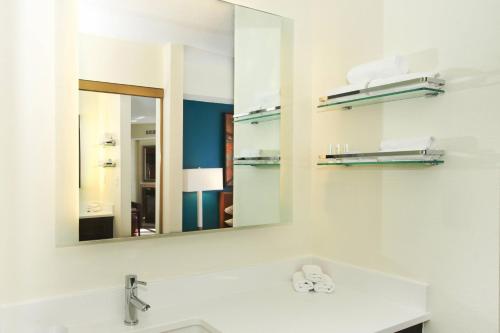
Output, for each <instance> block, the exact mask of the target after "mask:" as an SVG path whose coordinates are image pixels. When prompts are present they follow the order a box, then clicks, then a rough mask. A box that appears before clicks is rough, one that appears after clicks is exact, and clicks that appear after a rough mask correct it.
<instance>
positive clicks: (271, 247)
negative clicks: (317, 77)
mask: <svg viewBox="0 0 500 333" xmlns="http://www.w3.org/2000/svg"><path fill="white" fill-rule="evenodd" d="M4 3H5V2H4ZM242 3H244V4H245V5H251V6H257V7H259V8H261V9H266V10H274V11H276V12H278V13H280V14H283V15H287V16H291V17H294V18H296V22H295V23H296V38H295V45H297V47H296V48H295V52H296V53H295V55H296V63H295V67H294V70H295V74H294V77H295V79H296V82H297V84H296V85H295V90H294V103H293V104H294V110H304V109H306V108H307V107H308V106H309V105H310V94H308V93H307V91H308V89H309V88H308V87H309V86H308V84H309V82H310V81H309V79H308V76H309V73H310V69H309V66H310V57H309V48H307V47H304V46H307V45H308V44H309V36H310V34H309V31H308V29H309V21H308V19H309V18H308V16H307V7H306V6H305V5H304V4H303V2H302V1H298V0H297V1H293V2H291V1H288V0H287V1H284V0H280V1H274V2H272V3H270V2H269V1H257V0H252V1H245V2H242ZM55 4H57V7H55ZM60 6H62V7H60ZM62 8H66V9H68V8H69V9H71V8H72V1H70V0H46V1H34V0H8V1H6V3H5V6H4V7H2V14H1V15H3V13H4V10H5V11H7V15H8V16H9V17H11V18H14V17H15V18H16V20H15V25H14V27H9V29H7V30H8V31H11V32H12V31H17V32H18V34H17V35H16V39H15V40H14V38H7V39H5V42H6V43H8V46H9V49H10V50H11V52H12V54H13V57H15V58H16V59H17V61H16V63H17V65H16V66H15V68H11V65H12V63H11V62H8V63H7V64H6V65H7V67H8V68H7V70H6V71H4V69H5V68H3V67H2V73H8V74H7V75H9V83H10V84H12V86H13V87H15V88H16V89H15V91H16V92H18V93H17V94H16V93H13V94H9V95H8V96H6V97H7V98H6V100H5V101H3V103H6V104H7V105H10V106H12V108H11V109H10V110H9V114H10V115H11V116H10V117H6V118H5V125H6V126H8V127H11V128H13V129H16V131H12V132H13V133H12V134H13V139H14V140H15V142H18V143H19V146H17V145H16V146H10V147H6V148H7V149H6V151H5V156H9V163H10V164H11V165H14V166H15V168H12V169H11V170H10V171H11V172H10V173H9V178H10V183H9V185H8V187H7V188H5V187H3V186H2V190H1V192H2V196H4V195H5V192H6V190H7V195H10V199H9V203H10V208H11V209H9V210H8V211H9V214H10V217H11V218H10V219H9V220H8V221H7V220H6V219H0V224H1V229H2V230H3V231H2V234H4V235H9V237H8V239H2V242H1V243H0V261H1V262H2V265H0V266H1V267H5V268H7V269H8V274H4V275H3V277H4V278H3V280H2V283H1V284H0V288H1V290H0V297H1V299H0V302H1V303H10V302H16V301H22V300H28V299H33V298H38V297H44V296H53V295H57V294H62V293H67V292H74V291H79V290H86V289H93V288H101V287H106V286H122V284H123V276H124V275H125V274H127V273H130V272H135V273H137V274H139V276H141V277H142V278H144V279H145V280H151V279H155V278H158V277H167V276H175V275H179V274H189V273H195V272H202V271H211V270H217V269H222V268H228V267H234V266H241V265H247V264H252V263H258V262H266V261H270V260H274V259H277V258H284V257H288V256H293V255H298V254H304V253H306V252H307V251H308V248H309V239H308V235H307V233H306V230H307V228H306V227H307V223H306V222H305V221H307V209H306V208H307V205H308V202H309V199H308V195H309V191H308V188H309V184H308V180H307V179H308V162H306V161H307V150H308V139H307V137H308V133H309V126H308V123H309V118H308V115H307V113H304V112H297V113H296V114H294V116H296V118H297V119H296V121H297V122H298V123H300V126H298V127H297V128H295V129H294V130H295V133H296V135H297V136H299V137H305V138H306V139H301V140H299V139H296V145H294V158H295V159H294V162H295V164H296V165H297V168H295V167H294V169H293V173H294V178H296V179H298V181H297V182H294V188H293V191H294V192H297V195H296V196H295V197H294V202H293V213H294V221H295V222H296V223H294V224H292V225H284V226H280V227H267V228H262V229H251V230H242V231H236V232H232V231H230V232H218V233H207V234H202V235H198V234H191V235H186V236H182V237H172V238H161V239H154V240H151V239H148V240H142V241H134V242H117V243H112V244H100V245H87V246H78V247H64V248H57V247H56V246H55V244H56V240H55V236H56V230H55V229H56V228H55V226H56V217H57V218H58V220H59V221H60V222H61V223H63V225H61V227H62V228H63V229H62V230H64V231H67V230H71V228H73V227H74V226H76V225H77V224H76V223H75V221H73V220H74V216H77V212H76V211H75V212H73V209H72V207H77V202H78V192H77V189H78V172H77V170H78V169H77V161H78V151H77V144H78V137H77V133H78V132H77V120H76V119H77V118H76V117H74V115H76V114H77V111H76V112H74V111H75V110H77V108H78V94H77V78H78V75H77V70H76V69H77V63H76V62H74V61H72V60H71V59H76V57H75V58H73V57H71V56H68V55H73V56H76V48H75V47H76V40H75V35H72V34H71V32H72V31H73V32H74V33H76V27H75V26H73V25H74V24H76V20H75V15H74V13H71V12H64V10H62ZM55 13H59V14H60V15H58V23H57V26H58V29H57V32H56V30H55V26H56V25H55V24H54V20H55V16H54V15H55ZM2 24H3V22H2ZM62 27H64V29H62ZM54 43H55V44H54ZM54 45H55V46H54ZM34 49H36V55H37V56H36V57H33V56H32V55H33V50H34ZM56 59H58V62H57V65H56V62H55V60H56ZM2 66H4V65H2ZM56 78H57V81H56ZM299 78H305V79H300V80H299ZM2 88H3V87H2ZM70 88H72V89H70ZM68 89H69V90H68ZM1 90H2V89H0V91H1ZM20 92H22V95H21V94H20ZM304 92H306V93H304ZM56 114H57V117H56ZM3 123H4V121H2V124H3ZM56 128H57V131H56ZM56 139H57V140H56ZM19 147H30V149H29V150H24V151H23V153H22V154H21V153H20V152H19V149H18V148H19ZM56 148H57V149H56ZM56 158H57V160H56ZM56 165H57V168H56ZM68 166H70V167H69V168H68ZM56 172H57V173H56ZM19 188H22V189H29V190H26V191H23V192H21V191H14V190H13V189H19ZM297 189H300V191H297ZM56 198H57V200H56ZM72 202H73V204H72ZM66 221H70V222H71V223H70V225H71V227H67V226H66V224H65V222H66ZM19 225H22V226H23V233H19V232H18V231H19ZM58 227H59V225H58ZM58 230H59V231H58V233H57V236H58V237H59V236H60V233H61V231H60V230H61V229H59V228H58ZM228 249H231V250H230V251H228ZM180 253H182V256H179V254H180ZM138 258H141V259H140V260H138Z"/></svg>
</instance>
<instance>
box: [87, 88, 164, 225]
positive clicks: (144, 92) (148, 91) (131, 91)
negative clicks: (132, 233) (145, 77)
mask: <svg viewBox="0 0 500 333" xmlns="http://www.w3.org/2000/svg"><path fill="white" fill-rule="evenodd" d="M78 90H80V91H93V92H101V93H108V94H118V95H129V96H140V97H151V98H158V99H160V125H159V129H160V142H158V144H159V151H160V152H161V153H160V156H159V158H160V170H159V171H160V172H159V176H160V182H159V185H160V200H159V202H160V207H159V223H158V230H157V234H162V233H163V118H164V117H163V99H164V97H165V90H164V89H162V88H153V87H144V86H135V85H130V84H121V83H112V82H102V81H91V80H82V79H80V80H78Z"/></svg>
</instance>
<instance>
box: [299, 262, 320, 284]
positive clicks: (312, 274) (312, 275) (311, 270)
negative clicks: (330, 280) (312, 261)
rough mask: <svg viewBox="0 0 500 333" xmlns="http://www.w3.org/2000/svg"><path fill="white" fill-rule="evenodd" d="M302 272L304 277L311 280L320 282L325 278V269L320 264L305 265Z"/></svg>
mask: <svg viewBox="0 0 500 333" xmlns="http://www.w3.org/2000/svg"><path fill="white" fill-rule="evenodd" d="M302 272H303V273H304V277H305V278H306V279H308V280H309V281H311V282H319V281H321V279H322V278H323V271H322V270H321V267H319V266H318V265H304V266H302Z"/></svg>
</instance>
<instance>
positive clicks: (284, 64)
mask: <svg viewBox="0 0 500 333" xmlns="http://www.w3.org/2000/svg"><path fill="white" fill-rule="evenodd" d="M78 11H79V31H78V47H79V51H78V57H79V59H78V63H79V79H80V81H79V87H80V91H79V112H78V123H79V126H78V128H79V133H78V136H79V163H78V165H79V170H78V172H79V188H78V191H79V210H78V211H79V216H78V237H75V238H78V240H79V241H80V242H85V241H101V240H108V239H116V238H129V237H141V238H146V237H152V236H155V235H161V234H173V233H188V232H195V231H200V230H215V229H229V230H231V229H235V228H241V227H250V226H256V225H267V224H278V223H284V222H289V219H288V216H289V213H288V211H289V210H290V208H289V207H290V203H289V202H287V200H288V199H287V198H288V197H289V196H288V194H287V192H288V191H287V185H286V183H287V179H286V174H287V172H289V169H290V166H286V165H285V164H286V163H285V161H289V160H290V156H287V150H288V151H289V150H290V149H288V148H287V145H288V143H287V142H288V141H291V140H289V139H288V137H289V135H291V133H290V132H291V128H289V126H288V124H290V122H289V121H285V120H286V119H290V116H289V115H290V114H291V110H290V104H291V103H290V99H291V89H292V88H291V86H292V85H291V81H290V78H291V73H290V72H291V67H292V54H291V49H292V45H291V44H292V40H293V36H292V30H293V29H292V22H291V21H290V20H289V19H286V18H283V17H280V16H277V15H273V14H270V13H265V12H262V11H258V10H254V9H250V8H246V7H241V6H236V5H233V4H231V3H228V2H224V1H220V0H153V1H140V0H79V6H78ZM284 82H286V84H284ZM287 117H288V118H287ZM287 169H288V171H287ZM288 201H289V200H288Z"/></svg>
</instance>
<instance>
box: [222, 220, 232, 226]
mask: <svg viewBox="0 0 500 333" xmlns="http://www.w3.org/2000/svg"><path fill="white" fill-rule="evenodd" d="M224 223H225V224H226V225H228V226H230V227H232V226H233V219H229V220H225V221H224Z"/></svg>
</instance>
